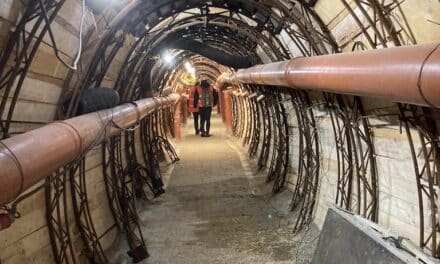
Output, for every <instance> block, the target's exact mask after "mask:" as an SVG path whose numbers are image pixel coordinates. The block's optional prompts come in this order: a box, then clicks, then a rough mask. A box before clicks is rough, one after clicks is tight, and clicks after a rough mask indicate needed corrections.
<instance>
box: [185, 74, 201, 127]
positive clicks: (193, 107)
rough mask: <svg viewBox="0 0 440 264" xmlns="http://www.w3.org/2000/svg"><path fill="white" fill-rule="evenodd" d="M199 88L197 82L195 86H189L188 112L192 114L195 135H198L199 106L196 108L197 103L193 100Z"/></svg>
mask: <svg viewBox="0 0 440 264" xmlns="http://www.w3.org/2000/svg"><path fill="white" fill-rule="evenodd" d="M199 88H200V84H199V82H196V83H195V85H193V86H191V88H190V89H189V96H188V112H190V113H192V116H193V119H194V130H195V133H196V135H198V134H199V133H200V129H199V106H198V101H196V100H195V95H196V94H197V91H198V89H199Z"/></svg>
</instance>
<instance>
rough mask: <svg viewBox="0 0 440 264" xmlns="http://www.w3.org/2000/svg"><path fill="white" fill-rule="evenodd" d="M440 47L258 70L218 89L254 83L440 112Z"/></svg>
mask: <svg viewBox="0 0 440 264" xmlns="http://www.w3.org/2000/svg"><path fill="white" fill-rule="evenodd" d="M439 46H440V44H426V45H417V46H405V47H398V48H386V49H377V50H369V51H362V52H352V53H342V54H333V55H325V56H316V57H307V58H305V57H301V58H295V59H293V60H290V61H283V62H276V63H270V64H264V65H257V66H254V67H251V68H248V69H243V70H238V71H237V72H236V73H235V74H233V75H232V76H229V77H228V76H220V78H219V80H218V81H217V84H218V85H219V86H224V85H225V82H229V83H253V84H265V85H278V86H286V87H292V88H299V89H306V90H317V91H326V92H333V93H340V94H348V95H356V96H366V97H382V98H386V99H389V100H393V101H397V102H403V103H410V104H416V105H421V106H429V107H435V108H439V107H440V48H439Z"/></svg>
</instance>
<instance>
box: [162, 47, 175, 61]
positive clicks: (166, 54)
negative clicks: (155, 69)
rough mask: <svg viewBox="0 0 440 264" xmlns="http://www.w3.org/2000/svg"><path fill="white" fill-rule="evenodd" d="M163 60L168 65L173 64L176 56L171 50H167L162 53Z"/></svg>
mask: <svg viewBox="0 0 440 264" xmlns="http://www.w3.org/2000/svg"><path fill="white" fill-rule="evenodd" d="M161 58H162V60H163V62H165V63H166V64H168V65H172V64H173V62H174V56H173V55H172V54H171V53H170V51H169V50H166V51H164V52H163V53H162V56H161Z"/></svg>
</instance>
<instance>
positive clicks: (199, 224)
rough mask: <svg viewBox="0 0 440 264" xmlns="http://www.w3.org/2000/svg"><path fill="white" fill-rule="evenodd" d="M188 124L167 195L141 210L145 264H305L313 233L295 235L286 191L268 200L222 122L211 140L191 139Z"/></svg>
mask: <svg viewBox="0 0 440 264" xmlns="http://www.w3.org/2000/svg"><path fill="white" fill-rule="evenodd" d="M192 121H193V120H192V119H189V120H188V124H187V125H186V128H183V131H182V132H183V133H182V140H180V141H179V142H176V143H175V147H176V150H177V152H178V154H179V157H180V161H179V162H178V163H176V164H175V165H174V168H173V169H172V172H171V173H170V175H169V176H168V177H165V184H166V187H167V188H166V193H165V194H164V195H163V196H161V197H159V198H157V199H156V200H155V201H154V202H152V203H146V202H145V203H143V204H141V205H140V206H139V207H140V208H139V210H140V220H141V223H142V228H143V233H144V236H145V240H146V243H147V247H148V250H149V253H150V255H151V256H150V257H149V258H148V259H147V260H145V261H144V262H143V263H193V264H194V263H309V261H310V259H311V255H312V254H313V250H314V248H315V245H316V243H317V237H318V231H317V229H316V228H315V227H314V226H311V227H310V228H308V229H307V230H305V231H303V232H302V233H300V234H297V235H294V234H293V232H292V230H293V225H294V219H295V217H294V215H293V214H294V213H291V212H289V210H288V202H289V199H290V198H291V193H290V192H289V191H284V192H282V193H281V194H278V195H276V196H273V195H271V193H270V188H271V186H270V184H265V178H264V176H263V175H254V174H253V173H252V171H253V170H252V165H251V163H250V162H249V160H248V159H247V156H246V153H245V152H244V149H243V148H242V147H241V146H240V143H239V142H238V141H235V139H233V138H230V137H229V136H227V135H226V133H225V127H224V126H223V124H222V122H221V119H220V117H219V116H217V115H214V116H213V120H212V134H213V136H212V137H209V138H202V137H200V136H196V135H194V132H193V128H192Z"/></svg>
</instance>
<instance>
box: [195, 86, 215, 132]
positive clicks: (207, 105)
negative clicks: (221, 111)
mask: <svg viewBox="0 0 440 264" xmlns="http://www.w3.org/2000/svg"><path fill="white" fill-rule="evenodd" d="M194 100H195V101H196V102H198V107H199V113H200V131H201V136H202V137H210V136H211V134H210V133H209V130H210V128H211V112H212V107H215V106H216V105H217V101H218V93H217V91H216V90H215V89H214V88H213V87H212V86H211V85H209V83H208V81H207V80H202V81H201V83H200V86H199V87H198V88H197V93H196V94H195V95H194Z"/></svg>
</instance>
